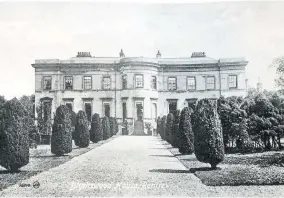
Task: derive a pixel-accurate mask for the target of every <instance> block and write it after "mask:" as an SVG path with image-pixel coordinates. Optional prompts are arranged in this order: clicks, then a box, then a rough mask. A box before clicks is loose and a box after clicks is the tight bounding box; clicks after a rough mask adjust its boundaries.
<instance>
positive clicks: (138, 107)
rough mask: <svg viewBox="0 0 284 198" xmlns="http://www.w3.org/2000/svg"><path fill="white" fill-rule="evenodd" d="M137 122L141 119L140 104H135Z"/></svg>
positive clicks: (141, 107) (141, 110)
mask: <svg viewBox="0 0 284 198" xmlns="http://www.w3.org/2000/svg"><path fill="white" fill-rule="evenodd" d="M136 110H137V120H142V119H143V105H142V104H141V103H138V104H136Z"/></svg>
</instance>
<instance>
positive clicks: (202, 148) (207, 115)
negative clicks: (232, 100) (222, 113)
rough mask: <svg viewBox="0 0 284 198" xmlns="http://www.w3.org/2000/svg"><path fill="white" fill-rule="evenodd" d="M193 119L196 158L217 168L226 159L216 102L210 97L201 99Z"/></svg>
mask: <svg viewBox="0 0 284 198" xmlns="http://www.w3.org/2000/svg"><path fill="white" fill-rule="evenodd" d="M192 121H193V131H194V140H195V141H194V148H195V155H196V158H197V159H198V160H199V161H200V162H204V163H209V164H210V165H211V167H212V168H216V166H217V164H219V163H220V162H222V161H223V160H224V142H223V133H222V128H221V122H220V119H219V115H218V113H217V105H216V102H215V101H213V100H210V99H202V100H200V101H199V102H198V104H197V106H196V108H195V111H194V115H193V116H192Z"/></svg>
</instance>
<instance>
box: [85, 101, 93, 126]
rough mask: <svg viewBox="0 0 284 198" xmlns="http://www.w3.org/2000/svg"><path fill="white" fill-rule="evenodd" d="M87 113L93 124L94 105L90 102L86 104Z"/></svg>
mask: <svg viewBox="0 0 284 198" xmlns="http://www.w3.org/2000/svg"><path fill="white" fill-rule="evenodd" d="M85 113H86V115H87V118H88V121H89V122H91V120H92V105H91V103H89V102H86V103H85Z"/></svg>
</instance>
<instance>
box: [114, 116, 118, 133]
mask: <svg viewBox="0 0 284 198" xmlns="http://www.w3.org/2000/svg"><path fill="white" fill-rule="evenodd" d="M114 122H115V134H114V135H116V134H117V133H118V131H119V128H118V123H117V120H116V119H114Z"/></svg>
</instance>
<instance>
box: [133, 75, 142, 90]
mask: <svg viewBox="0 0 284 198" xmlns="http://www.w3.org/2000/svg"><path fill="white" fill-rule="evenodd" d="M138 76H141V77H142V82H141V86H137V78H136V77H138ZM134 85H135V88H144V75H143V74H135V75H134Z"/></svg>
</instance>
